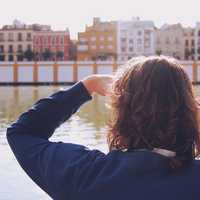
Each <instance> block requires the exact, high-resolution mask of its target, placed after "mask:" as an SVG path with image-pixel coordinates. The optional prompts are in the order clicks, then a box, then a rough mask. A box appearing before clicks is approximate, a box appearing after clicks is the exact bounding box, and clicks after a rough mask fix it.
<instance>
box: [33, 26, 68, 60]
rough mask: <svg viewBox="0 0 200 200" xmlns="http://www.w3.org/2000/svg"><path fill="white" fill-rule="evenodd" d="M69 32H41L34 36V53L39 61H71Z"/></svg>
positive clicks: (35, 33)
mask: <svg viewBox="0 0 200 200" xmlns="http://www.w3.org/2000/svg"><path fill="white" fill-rule="evenodd" d="M69 49H70V35H69V31H68V30H66V31H52V30H40V31H35V32H34V36H33V51H34V53H35V54H36V55H37V58H38V60H69Z"/></svg>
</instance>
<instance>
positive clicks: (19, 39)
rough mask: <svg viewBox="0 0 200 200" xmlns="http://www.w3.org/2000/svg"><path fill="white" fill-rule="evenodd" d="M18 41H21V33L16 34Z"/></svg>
mask: <svg viewBox="0 0 200 200" xmlns="http://www.w3.org/2000/svg"><path fill="white" fill-rule="evenodd" d="M17 38H18V41H22V33H18V37H17Z"/></svg>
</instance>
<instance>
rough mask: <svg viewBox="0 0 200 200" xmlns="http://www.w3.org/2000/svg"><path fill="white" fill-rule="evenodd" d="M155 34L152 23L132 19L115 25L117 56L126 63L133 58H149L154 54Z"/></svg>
mask: <svg viewBox="0 0 200 200" xmlns="http://www.w3.org/2000/svg"><path fill="white" fill-rule="evenodd" d="M154 40H155V33H154V23H153V22H152V21H141V20H140V19H139V18H133V19H132V20H130V21H118V23H117V56H118V60H119V61H126V60H128V59H130V58H132V57H134V56H142V55H144V56H150V55H153V54H154V53H155V47H154V43H155V42H154Z"/></svg>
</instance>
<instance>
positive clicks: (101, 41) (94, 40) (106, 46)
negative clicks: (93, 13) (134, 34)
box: [77, 18, 117, 61]
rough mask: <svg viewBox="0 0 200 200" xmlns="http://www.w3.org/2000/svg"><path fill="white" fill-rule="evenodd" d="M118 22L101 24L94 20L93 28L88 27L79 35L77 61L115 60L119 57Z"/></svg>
mask: <svg viewBox="0 0 200 200" xmlns="http://www.w3.org/2000/svg"><path fill="white" fill-rule="evenodd" d="M116 39H117V32H116V22H101V21H100V18H94V19H93V25H92V26H86V30H85V31H84V32H80V33H78V42H77V60H80V61H84V60H115V59H116V57H117V43H116Z"/></svg>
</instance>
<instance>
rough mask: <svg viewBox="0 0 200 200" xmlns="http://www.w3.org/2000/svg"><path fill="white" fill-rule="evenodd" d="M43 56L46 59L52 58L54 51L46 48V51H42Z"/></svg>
mask: <svg viewBox="0 0 200 200" xmlns="http://www.w3.org/2000/svg"><path fill="white" fill-rule="evenodd" d="M42 57H43V58H44V60H45V61H48V60H51V58H52V52H51V51H50V50H49V49H45V51H44V52H43V53H42Z"/></svg>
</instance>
